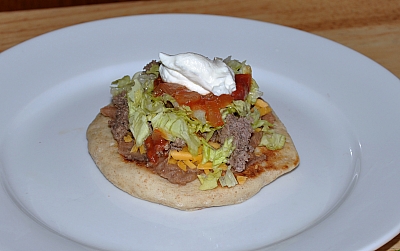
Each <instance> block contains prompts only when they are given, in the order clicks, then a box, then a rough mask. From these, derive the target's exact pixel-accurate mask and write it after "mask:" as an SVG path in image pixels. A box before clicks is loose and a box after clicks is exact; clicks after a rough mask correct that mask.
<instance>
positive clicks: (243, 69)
mask: <svg viewBox="0 0 400 251" xmlns="http://www.w3.org/2000/svg"><path fill="white" fill-rule="evenodd" d="M223 61H224V63H225V64H226V65H227V66H229V67H230V68H231V69H232V70H233V72H234V73H235V74H241V73H250V72H251V68H250V66H249V65H246V61H243V62H240V61H238V60H236V59H232V57H231V56H229V57H227V58H225V59H224V60H223ZM249 68H250V72H247V71H248V70H249Z"/></svg>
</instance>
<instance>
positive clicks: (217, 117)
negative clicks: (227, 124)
mask: <svg viewBox="0 0 400 251" xmlns="http://www.w3.org/2000/svg"><path fill="white" fill-rule="evenodd" d="M204 103H205V104H204V106H205V111H206V119H207V121H208V122H209V123H210V124H211V125H212V126H214V127H218V126H223V125H224V120H223V119H222V115H221V112H220V107H219V106H218V105H216V104H217V103H216V102H214V101H212V100H205V102H204Z"/></svg>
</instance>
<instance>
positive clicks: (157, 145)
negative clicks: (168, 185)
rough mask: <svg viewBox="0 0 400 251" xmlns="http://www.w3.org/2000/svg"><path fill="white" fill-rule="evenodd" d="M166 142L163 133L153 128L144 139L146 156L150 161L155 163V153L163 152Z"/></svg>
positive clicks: (156, 159) (156, 156)
mask: <svg viewBox="0 0 400 251" xmlns="http://www.w3.org/2000/svg"><path fill="white" fill-rule="evenodd" d="M167 143H168V141H167V140H166V139H164V137H163V133H162V132H161V131H160V130H158V129H155V130H154V131H153V133H152V134H151V135H150V136H149V137H147V139H146V140H145V141H144V144H145V146H146V154H147V158H148V159H149V161H150V162H152V163H157V162H158V158H159V155H158V154H157V153H160V152H161V153H162V152H165V146H166V144H167Z"/></svg>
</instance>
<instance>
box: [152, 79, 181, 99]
mask: <svg viewBox="0 0 400 251" xmlns="http://www.w3.org/2000/svg"><path fill="white" fill-rule="evenodd" d="M184 90H188V89H187V88H186V87H185V86H183V85H178V84H173V83H164V82H160V83H158V84H157V86H155V88H154V90H153V94H154V95H155V96H160V95H161V94H163V93H167V94H169V95H171V96H174V94H175V93H177V92H179V91H184Z"/></svg>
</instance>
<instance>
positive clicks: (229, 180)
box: [219, 168, 238, 187]
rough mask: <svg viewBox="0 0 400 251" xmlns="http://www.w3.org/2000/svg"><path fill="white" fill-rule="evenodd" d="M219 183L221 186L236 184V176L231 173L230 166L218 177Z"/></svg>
mask: <svg viewBox="0 0 400 251" xmlns="http://www.w3.org/2000/svg"><path fill="white" fill-rule="evenodd" d="M219 183H220V184H221V186H222V187H225V186H227V187H234V186H236V185H237V184H238V182H237V180H236V177H235V175H233V172H232V171H231V169H230V168H229V169H228V170H226V172H225V175H224V176H221V177H219Z"/></svg>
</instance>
